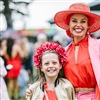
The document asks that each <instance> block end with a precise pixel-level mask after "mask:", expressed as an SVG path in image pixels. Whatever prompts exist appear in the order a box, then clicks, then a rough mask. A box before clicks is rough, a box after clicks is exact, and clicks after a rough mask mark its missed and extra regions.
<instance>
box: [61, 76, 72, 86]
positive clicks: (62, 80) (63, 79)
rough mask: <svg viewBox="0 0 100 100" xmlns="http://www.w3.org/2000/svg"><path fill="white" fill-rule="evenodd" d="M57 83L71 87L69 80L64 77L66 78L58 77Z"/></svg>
mask: <svg viewBox="0 0 100 100" xmlns="http://www.w3.org/2000/svg"><path fill="white" fill-rule="evenodd" d="M59 83H60V84H61V85H63V86H64V87H73V86H72V84H71V82H70V81H69V80H68V79H66V78H60V79H59Z"/></svg>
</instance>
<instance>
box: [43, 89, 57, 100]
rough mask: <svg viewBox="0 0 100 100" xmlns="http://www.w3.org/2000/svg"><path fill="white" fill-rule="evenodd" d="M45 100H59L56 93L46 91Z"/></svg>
mask: <svg viewBox="0 0 100 100" xmlns="http://www.w3.org/2000/svg"><path fill="white" fill-rule="evenodd" d="M43 100H58V99H57V96H56V93H55V91H52V90H46V95H44V98H43Z"/></svg>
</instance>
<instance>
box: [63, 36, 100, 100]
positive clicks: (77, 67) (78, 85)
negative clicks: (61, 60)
mask: <svg viewBox="0 0 100 100" xmlns="http://www.w3.org/2000/svg"><path fill="white" fill-rule="evenodd" d="M77 45H78V46H79V52H78V60H77V62H75V57H74V49H75V46H77ZM67 53H68V62H67V64H66V66H65V67H64V72H65V76H66V78H67V79H68V80H69V81H70V82H71V83H72V85H73V86H74V87H75V89H76V90H78V89H81V91H76V96H77V99H78V100H99V99H97V98H98V97H99V96H100V91H99V90H98V87H97V83H96V79H95V75H94V72H93V69H92V64H91V60H90V56H89V52H88V38H87V37H86V38H85V39H83V40H82V41H80V42H79V43H78V44H75V43H74V42H72V44H71V45H70V47H69V49H68V51H67ZM83 88H84V89H83ZM87 88H89V90H91V91H89V90H86V91H85V89H87ZM88 91H89V92H88Z"/></svg>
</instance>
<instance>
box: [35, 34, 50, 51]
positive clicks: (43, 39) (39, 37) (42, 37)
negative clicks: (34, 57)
mask: <svg viewBox="0 0 100 100" xmlns="http://www.w3.org/2000/svg"><path fill="white" fill-rule="evenodd" d="M47 41H48V38H47V36H46V34H45V33H39V34H38V35H37V41H36V42H35V44H34V52H35V51H36V49H37V48H38V47H39V46H40V45H41V44H44V43H46V42H47Z"/></svg>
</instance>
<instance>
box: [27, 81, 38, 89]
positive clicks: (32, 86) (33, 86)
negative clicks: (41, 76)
mask: <svg viewBox="0 0 100 100" xmlns="http://www.w3.org/2000/svg"><path fill="white" fill-rule="evenodd" d="M39 86H40V82H38V81H37V82H35V83H33V84H31V85H30V86H29V89H30V90H34V89H36V88H38V87H39Z"/></svg>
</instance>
